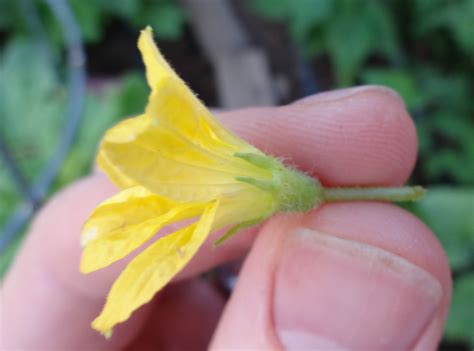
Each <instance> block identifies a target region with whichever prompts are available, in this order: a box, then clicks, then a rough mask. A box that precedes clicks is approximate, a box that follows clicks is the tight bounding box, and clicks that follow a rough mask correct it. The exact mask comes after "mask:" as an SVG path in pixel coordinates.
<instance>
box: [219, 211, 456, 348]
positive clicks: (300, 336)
mask: <svg viewBox="0 0 474 351" xmlns="http://www.w3.org/2000/svg"><path fill="white" fill-rule="evenodd" d="M450 291H451V281H450V276H449V270H448V266H447V262H446V258H445V255H444V253H443V251H442V249H441V247H440V245H439V243H438V242H437V240H436V239H435V238H434V237H433V235H432V234H431V232H430V231H429V230H428V229H427V228H426V227H425V226H424V225H423V223H421V222H420V221H419V220H418V219H416V218H415V217H413V216H411V215H410V214H408V213H407V212H405V211H403V210H402V209H400V208H398V207H396V206H393V205H390V204H381V203H378V204H377V203H368V202H366V203H363V202H361V203H351V204H343V203H341V204H331V205H326V206H324V207H322V208H321V209H320V210H317V211H313V212H311V213H308V214H305V215H291V216H288V215H287V216H286V217H279V218H277V219H276V220H274V221H273V222H270V223H269V224H268V225H267V226H266V227H265V228H264V229H263V230H262V232H261V233H260V235H259V237H258V239H257V241H256V243H255V245H254V247H253V249H252V251H251V253H250V255H249V256H248V258H247V260H246V262H245V264H244V266H243V269H242V272H241V275H240V278H239V281H238V283H237V286H236V289H235V290H234V293H233V296H232V297H231V299H230V301H229V303H228V305H227V307H226V310H225V312H224V314H223V317H222V319H221V321H220V325H219V327H218V329H217V331H216V334H215V336H214V340H213V343H212V347H213V348H214V349H236V348H237V349H281V348H285V349H290V350H291V349H297V350H318V349H323V350H327V349H331V350H333V349H337V350H339V349H351V350H409V349H411V350H417V349H420V350H434V349H435V348H436V345H437V343H438V342H439V339H440V337H441V335H442V330H443V324H444V319H445V317H446V311H447V306H448V303H449V298H450Z"/></svg>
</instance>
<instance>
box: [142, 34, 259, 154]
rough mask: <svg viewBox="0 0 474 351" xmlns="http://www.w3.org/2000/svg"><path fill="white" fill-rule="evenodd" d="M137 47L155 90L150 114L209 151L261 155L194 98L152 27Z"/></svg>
mask: <svg viewBox="0 0 474 351" xmlns="http://www.w3.org/2000/svg"><path fill="white" fill-rule="evenodd" d="M138 47H139V49H140V51H141V53H142V56H143V61H144V63H145V66H146V71H147V80H148V84H149V85H150V87H151V88H152V94H151V96H150V101H149V104H148V107H147V114H150V116H151V117H153V118H156V119H157V120H158V121H159V123H163V124H166V125H168V126H169V127H172V128H175V129H176V130H178V131H179V132H180V133H182V135H183V136H185V137H186V138H188V139H190V140H193V141H196V142H198V143H199V145H201V146H204V147H207V148H209V149H214V148H216V147H217V148H220V149H222V150H227V151H228V152H229V153H234V152H236V151H239V150H240V152H260V151H258V150H257V149H255V148H254V147H252V146H251V145H249V144H247V143H246V142H244V141H243V140H241V139H240V138H239V137H237V136H235V135H233V134H232V133H231V132H229V131H228V130H226V129H225V128H224V127H222V125H221V124H220V123H219V122H218V121H217V120H216V119H215V118H214V117H213V116H212V115H211V113H210V112H209V111H208V109H207V108H206V107H205V106H204V105H203V104H202V103H201V102H200V101H199V99H197V98H196V97H195V96H194V94H193V93H192V92H191V90H190V89H189V88H188V87H187V86H186V84H185V83H184V82H183V81H182V80H181V79H180V78H179V77H178V76H177V74H176V73H175V72H174V71H173V69H172V68H171V67H170V65H169V64H168V63H167V62H166V60H165V59H164V58H163V56H162V55H161V53H160V51H159V50H158V48H157V47H156V45H155V43H154V41H153V32H152V30H151V28H150V27H148V28H146V29H145V30H143V31H142V32H141V35H140V38H139V40H138Z"/></svg>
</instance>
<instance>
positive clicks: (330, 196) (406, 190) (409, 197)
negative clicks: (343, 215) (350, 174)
mask: <svg viewBox="0 0 474 351" xmlns="http://www.w3.org/2000/svg"><path fill="white" fill-rule="evenodd" d="M424 194H425V189H423V187H421V186H402V187H398V188H378V187H368V188H325V189H323V198H324V201H325V202H334V201H354V200H378V201H416V200H419V199H421V198H422V197H423V195H424Z"/></svg>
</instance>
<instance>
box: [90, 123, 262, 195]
mask: <svg viewBox="0 0 474 351" xmlns="http://www.w3.org/2000/svg"><path fill="white" fill-rule="evenodd" d="M97 162H98V164H99V165H100V167H101V168H102V169H103V170H104V171H105V172H106V173H107V174H108V175H109V177H110V178H111V179H112V180H113V182H114V183H115V184H117V185H118V186H119V187H127V186H134V185H137V184H140V185H142V186H144V187H146V188H148V189H149V190H151V191H153V192H155V193H157V194H159V195H162V196H166V197H170V198H172V199H174V200H176V201H193V202H208V201H210V200H212V199H214V198H216V196H219V195H222V194H228V193H233V192H236V191H238V190H240V189H242V188H243V184H242V183H241V182H239V181H237V180H236V177H237V176H238V175H240V174H242V172H243V173H244V174H251V175H252V176H253V177H254V178H259V179H270V178H271V173H270V172H269V171H267V170H264V169H261V168H258V167H256V166H254V165H252V164H251V163H249V162H246V161H245V160H243V159H241V158H238V157H235V156H233V155H232V156H229V155H226V154H221V155H219V154H215V153H212V152H209V151H207V150H205V149H203V148H201V147H199V146H197V145H195V144H193V143H192V142H191V141H190V140H188V139H185V138H184V137H183V136H181V135H179V134H178V133H176V132H175V131H174V130H172V129H171V130H170V129H168V128H166V127H164V126H162V125H161V124H156V123H152V121H151V119H150V118H148V117H147V116H146V115H144V116H140V117H136V118H132V119H129V120H125V121H123V122H121V123H119V124H118V125H117V126H115V127H113V128H111V129H110V130H109V131H107V133H106V135H105V137H104V139H103V141H102V143H101V146H100V149H99V153H98V157H97Z"/></svg>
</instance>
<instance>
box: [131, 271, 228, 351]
mask: <svg viewBox="0 0 474 351" xmlns="http://www.w3.org/2000/svg"><path fill="white" fill-rule="evenodd" d="M155 300H156V301H155V303H154V304H153V310H152V311H151V313H150V317H149V318H148V320H147V322H146V325H145V327H144V328H143V330H142V332H141V333H140V334H139V335H138V336H137V337H136V338H135V340H134V341H133V342H132V343H131V344H130V345H129V346H128V347H127V350H131V351H132V350H168V351H172V350H205V349H207V347H208V345H209V342H210V340H211V337H212V334H213V332H214V330H215V328H216V325H217V322H218V320H219V317H220V315H221V313H222V310H223V308H224V298H223V297H222V296H221V295H220V294H219V293H218V292H217V291H216V290H215V289H214V287H213V286H212V285H211V284H210V283H209V282H208V281H206V280H203V279H191V280H188V281H186V282H181V283H178V284H174V285H170V286H169V287H167V288H165V289H164V290H163V292H162V293H160V295H159V296H158V298H157V299H155Z"/></svg>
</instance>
